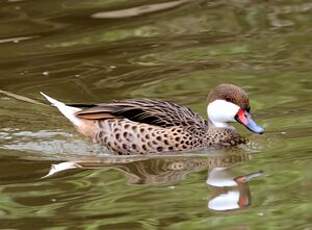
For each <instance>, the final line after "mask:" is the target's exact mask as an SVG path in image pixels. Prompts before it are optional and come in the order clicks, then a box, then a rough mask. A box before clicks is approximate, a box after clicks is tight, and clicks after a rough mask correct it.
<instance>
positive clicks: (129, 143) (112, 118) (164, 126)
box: [40, 83, 264, 155]
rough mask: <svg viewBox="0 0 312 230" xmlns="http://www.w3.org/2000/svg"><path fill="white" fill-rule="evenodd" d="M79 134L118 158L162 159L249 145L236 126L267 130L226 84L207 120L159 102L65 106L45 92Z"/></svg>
mask: <svg viewBox="0 0 312 230" xmlns="http://www.w3.org/2000/svg"><path fill="white" fill-rule="evenodd" d="M40 93H41V94H42V95H43V96H44V97H45V98H46V100H47V101H49V102H50V103H51V104H52V105H53V106H55V107H56V108H57V109H58V110H59V111H60V112H61V113H62V114H63V115H64V116H65V117H66V118H67V119H68V120H69V121H71V122H72V124H73V125H74V126H75V127H76V129H77V130H78V132H79V133H81V134H82V135H84V136H87V137H89V138H90V139H91V140H92V141H93V142H94V143H97V144H100V145H102V146H104V147H105V148H106V149H107V150H108V151H109V152H111V153H113V154H117V155H138V154H161V153H167V152H181V151H193V150H200V149H206V148H210V147H229V146H237V145H241V144H246V143H247V139H246V138H244V137H242V136H241V135H240V134H239V133H238V131H237V130H236V129H235V128H234V127H233V126H232V125H231V123H234V122H238V123H240V124H241V125H243V126H244V127H246V128H247V129H248V130H250V131H251V132H253V133H256V134H262V133H263V132H264V129H263V128H262V127H261V126H259V125H257V124H256V122H255V121H254V120H253V119H252V116H251V113H250V111H251V107H250V104H249V98H248V95H247V93H246V92H245V90H243V89H242V88H241V87H239V86H237V85H234V84H229V83H223V84H220V85H217V86H216V87H215V88H213V89H212V90H211V91H210V92H209V94H208V104H207V115H208V119H204V118H202V117H201V116H200V115H199V114H198V113H196V112H193V111H192V110H191V109H190V108H188V107H186V106H184V105H179V104H176V103H173V102H169V101H164V100H157V99H125V100H115V101H112V102H108V103H100V104H65V103H63V102H60V101H58V100H56V99H54V98H52V97H50V96H48V95H46V94H44V93H42V92H40Z"/></svg>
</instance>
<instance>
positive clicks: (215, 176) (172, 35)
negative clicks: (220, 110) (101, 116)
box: [0, 0, 312, 230]
mask: <svg viewBox="0 0 312 230" xmlns="http://www.w3.org/2000/svg"><path fill="white" fill-rule="evenodd" d="M311 41H312V4H311V2H310V1H252V0H250V1H248V0H241V1H239V0H232V1H200V0H198V1H189V0H180V1H179V0H177V1H171V2H165V1H153V3H151V1H146V0H141V1H126V0H115V1H109V0H107V1H95V0H94V1H73V0H67V1H64V0H54V1H48V0H46V1H28V0H27V1H26V0H14V1H13V0H7V1H2V2H0V51H1V52H0V90H1V95H0V165H1V167H0V191H1V193H0V228H2V229H3V228H10V229H17V228H18V229H41V228H48V227H50V228H51V229H52V228H53V229H67V228H68V229H86V228H88V229H217V228H218V229H306V230H308V229H312V215H311V213H312V195H311V194H312V193H311V190H312V174H311V163H312V155H311V153H312V147H311V134H312V126H311V122H312V116H311V113H312V94H311V93H312V80H311V79H312V78H311V77H312V76H311V75H312V67H311V58H312V57H311V56H312V42H311ZM221 82H231V83H235V84H238V85H240V86H242V87H243V88H245V89H246V90H247V91H248V93H249V95H250V98H251V100H252V108H253V112H254V116H255V118H256V120H257V121H258V123H259V124H263V126H264V127H265V129H266V134H265V135H262V136H254V135H252V134H250V133H248V131H245V130H243V129H241V128H240V131H241V132H242V133H243V134H244V135H246V136H248V137H249V138H250V139H251V140H252V143H251V144H250V145H249V146H246V147H244V148H240V149H232V150H231V149H230V150H219V151H209V152H205V153H191V154H187V155H179V156H162V157H161V156H154V157H153V158H139V157H134V158H133V157H132V158H125V157H123V158H116V157H111V156H109V155H108V154H102V153H101V151H100V149H99V148H98V146H94V145H92V144H91V143H90V142H89V141H88V140H86V139H84V138H83V137H81V136H79V135H78V134H77V133H76V131H75V130H74V129H73V128H72V126H71V125H70V124H69V122H67V120H66V119H64V118H63V117H62V116H61V115H60V114H59V113H58V112H57V111H56V110H55V109H53V108H50V107H48V106H45V105H41V104H36V102H43V100H42V98H41V96H40V95H39V92H40V91H44V92H46V93H47V94H49V95H51V96H53V97H55V98H58V99H61V100H63V101H65V102H101V101H109V100H112V99H122V98H139V97H149V98H161V99H170V100H172V101H175V102H178V103H181V104H185V105H188V106H189V107H191V108H192V109H194V110H195V111H197V112H199V113H201V114H202V115H203V116H206V115H205V110H206V109H205V108H206V95H207V93H208V91H209V90H210V89H211V88H212V87H213V86H215V85H217V84H218V83H221ZM31 100H36V101H31ZM64 161H78V162H79V163H80V164H81V166H82V167H84V168H82V169H74V170H69V171H66V172H61V173H59V174H57V175H55V176H52V177H50V178H46V179H40V178H41V177H42V176H44V175H46V174H47V173H48V171H49V169H50V167H51V164H57V163H61V162H64ZM260 171H263V174H262V175H261V173H260ZM253 173H255V174H253ZM249 174H250V175H249ZM245 175H249V176H247V177H243V176H245ZM253 176H254V177H253ZM248 178H250V181H249V182H246V181H245V180H244V179H248ZM220 186H221V187H220Z"/></svg>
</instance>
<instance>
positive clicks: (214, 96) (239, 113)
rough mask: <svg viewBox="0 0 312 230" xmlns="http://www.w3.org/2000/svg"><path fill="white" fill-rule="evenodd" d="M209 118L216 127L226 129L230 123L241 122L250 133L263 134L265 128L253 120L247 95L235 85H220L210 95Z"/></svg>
mask: <svg viewBox="0 0 312 230" xmlns="http://www.w3.org/2000/svg"><path fill="white" fill-rule="evenodd" d="M207 112H208V118H209V120H210V122H211V123H212V124H213V125H215V126H216V127H226V126H227V123H229V122H235V121H237V122H239V123H241V124H242V125H244V126H245V127H246V128H248V129H249V130H250V131H252V132H255V133H258V134H262V133H263V131H264V130H263V128H262V127H260V126H258V125H257V124H256V123H255V122H254V121H253V120H252V118H251V115H250V113H249V112H250V105H249V99H248V95H247V93H246V92H245V91H244V90H243V89H242V88H240V87H238V86H236V85H233V84H220V85H218V86H217V87H215V88H214V89H213V90H212V91H211V92H210V93H209V95H208V107H207Z"/></svg>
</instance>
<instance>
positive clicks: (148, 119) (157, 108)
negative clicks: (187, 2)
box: [71, 99, 207, 127]
mask: <svg viewBox="0 0 312 230" xmlns="http://www.w3.org/2000/svg"><path fill="white" fill-rule="evenodd" d="M71 106H73V105H71ZM81 107H82V110H81V111H79V112H77V113H76V116H77V117H79V118H82V119H87V120H103V119H114V118H117V119H129V120H131V121H135V122H140V123H146V124H151V125H156V126H161V127H170V126H176V125H178V126H188V125H200V126H205V125H207V122H206V121H205V120H204V119H203V118H202V117H201V116H200V115H199V114H197V113H194V112H193V111H191V110H190V109H189V108H187V107H185V106H181V105H178V104H175V103H172V102H167V101H160V100H151V99H130V100H123V101H114V102H112V103H104V104H97V105H93V106H89V107H86V106H85V107H83V106H81ZM81 107H80V108H81Z"/></svg>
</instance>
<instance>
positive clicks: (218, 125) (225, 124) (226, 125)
mask: <svg viewBox="0 0 312 230" xmlns="http://www.w3.org/2000/svg"><path fill="white" fill-rule="evenodd" d="M208 122H209V124H210V125H211V126H213V127H216V128H228V127H230V126H229V125H228V124H227V123H223V122H213V121H211V120H210V119H209V118H208Z"/></svg>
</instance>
